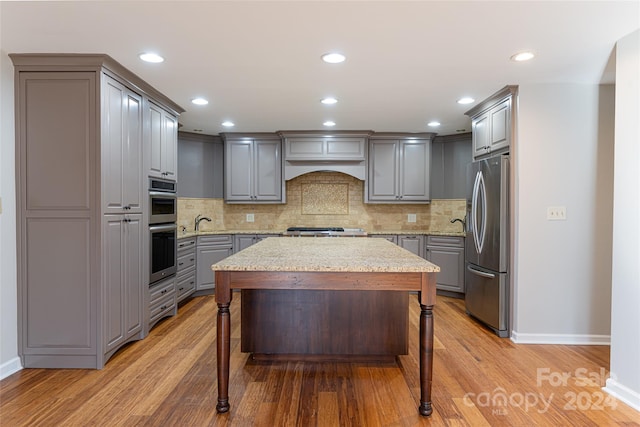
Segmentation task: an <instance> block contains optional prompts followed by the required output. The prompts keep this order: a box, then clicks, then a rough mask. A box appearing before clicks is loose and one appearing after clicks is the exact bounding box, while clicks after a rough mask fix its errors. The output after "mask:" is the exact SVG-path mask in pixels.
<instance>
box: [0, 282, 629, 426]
mask: <svg viewBox="0 0 640 427" xmlns="http://www.w3.org/2000/svg"><path fill="white" fill-rule="evenodd" d="M409 298H410V299H411V300H410V302H409V307H410V330H409V334H410V344H409V345H410V354H409V355H407V356H399V357H398V359H397V363H388V364H376V363H313V362H305V363H302V362H256V361H252V360H250V359H249V355H248V354H245V353H241V352H240V322H239V319H240V294H239V293H234V300H233V302H232V306H231V313H232V331H231V367H230V387H229V397H230V403H231V410H230V412H229V413H226V414H222V415H218V414H216V411H215V405H216V398H217V391H216V363H215V358H216V355H215V352H216V343H215V339H216V335H215V314H216V305H215V302H214V299H213V297H210V296H207V297H198V298H194V299H192V300H190V301H188V302H187V303H186V304H185V305H183V306H182V307H181V308H180V310H179V314H178V315H177V316H176V317H173V318H168V319H166V320H164V321H163V322H161V323H159V324H158V325H157V326H156V327H155V328H154V329H153V330H152V331H151V334H150V335H149V337H148V338H146V339H145V340H143V341H139V342H136V343H132V344H130V345H128V346H127V347H125V348H124V349H122V350H121V351H119V352H118V353H117V354H116V355H115V356H114V357H113V358H112V359H111V360H110V361H109V362H108V363H107V365H106V367H105V368H104V369H103V370H100V371H96V370H64V369H61V370H44V369H24V370H22V371H20V372H18V373H16V374H14V375H12V376H10V377H8V378H6V379H4V380H3V381H2V382H0V405H1V406H0V425H1V426H3V427H4V426H87V425H96V426H137V425H140V426H160V425H162V426H217V425H220V426H224V425H233V426H294V425H298V426H305V427H306V426H315V425H318V426H367V427H369V426H416V425H431V426H440V425H447V426H474V427H475V426H532V425H537V426H547V425H548V426H575V425H580V426H640V424H639V420H640V413H638V412H637V411H634V410H633V409H631V408H630V407H628V406H626V405H625V404H623V403H621V402H619V401H616V400H615V399H613V398H611V397H609V395H607V394H606V393H604V392H603V391H602V390H601V387H602V386H603V385H604V381H605V379H606V377H607V376H608V366H609V347H606V346H558V345H544V346H543V345H515V344H514V343H513V342H511V341H510V340H509V339H501V338H498V337H496V336H495V335H493V334H492V333H490V332H489V331H487V330H486V329H484V328H483V327H481V326H479V325H478V324H477V323H476V322H473V321H472V320H471V319H469V317H468V316H467V315H466V314H465V312H464V302H463V301H461V300H456V299H452V298H447V297H440V296H439V297H438V303H437V305H436V307H435V310H434V316H435V336H436V342H435V350H434V351H435V356H434V375H433V407H434V411H433V414H432V415H431V417H429V418H424V417H421V416H420V415H419V414H418V410H417V407H418V401H419V384H418V362H417V358H416V356H417V346H418V344H417V332H418V331H417V328H418V318H419V306H418V303H417V300H416V297H415V295H410V296H409ZM565 373H566V374H565ZM563 375H564V376H563Z"/></svg>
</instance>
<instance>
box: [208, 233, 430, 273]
mask: <svg viewBox="0 0 640 427" xmlns="http://www.w3.org/2000/svg"><path fill="white" fill-rule="evenodd" d="M211 269H212V270H214V271H216V270H224V271H309V272H387V273H412V272H414V273H415V272H418V273H421V272H434V273H435V272H438V271H440V267H438V266H437V265H435V264H432V263H431V262H429V261H427V260H425V259H424V258H421V257H419V256H417V255H414V254H412V253H411V252H409V251H407V250H405V249H402V248H401V247H400V246H397V245H396V244H394V243H391V242H389V241H387V240H385V239H359V238H351V239H347V238H340V239H338V238H333V239H332V238H323V239H312V238H304V239H281V238H269V239H264V240H262V241H261V242H259V243H256V244H255V245H252V246H250V247H248V248H246V249H244V250H242V251H240V252H238V253H236V254H234V255H231V256H229V257H228V258H225V259H223V260H222V261H220V262H218V263H216V264H214V265H212V266H211Z"/></svg>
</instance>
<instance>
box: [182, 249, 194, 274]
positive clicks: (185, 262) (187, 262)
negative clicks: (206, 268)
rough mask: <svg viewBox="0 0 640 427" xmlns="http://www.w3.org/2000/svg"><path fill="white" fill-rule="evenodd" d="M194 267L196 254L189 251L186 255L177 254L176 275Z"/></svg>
mask: <svg viewBox="0 0 640 427" xmlns="http://www.w3.org/2000/svg"><path fill="white" fill-rule="evenodd" d="M194 265H196V252H195V251H190V252H187V253H186V254H184V255H183V254H178V273H180V272H181V271H184V270H186V269H187V268H191V267H193V266H194Z"/></svg>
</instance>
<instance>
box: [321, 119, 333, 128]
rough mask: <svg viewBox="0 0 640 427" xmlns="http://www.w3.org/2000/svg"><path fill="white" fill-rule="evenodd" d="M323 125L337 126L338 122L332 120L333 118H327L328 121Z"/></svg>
mask: <svg viewBox="0 0 640 427" xmlns="http://www.w3.org/2000/svg"><path fill="white" fill-rule="evenodd" d="M323 125H325V126H327V127H331V126H335V125H336V123H335V122H332V121H331V120H327V121H326V122H324V123H323Z"/></svg>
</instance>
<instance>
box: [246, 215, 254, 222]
mask: <svg viewBox="0 0 640 427" xmlns="http://www.w3.org/2000/svg"><path fill="white" fill-rule="evenodd" d="M254 219H255V218H254V217H253V214H247V222H253V221H254Z"/></svg>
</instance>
